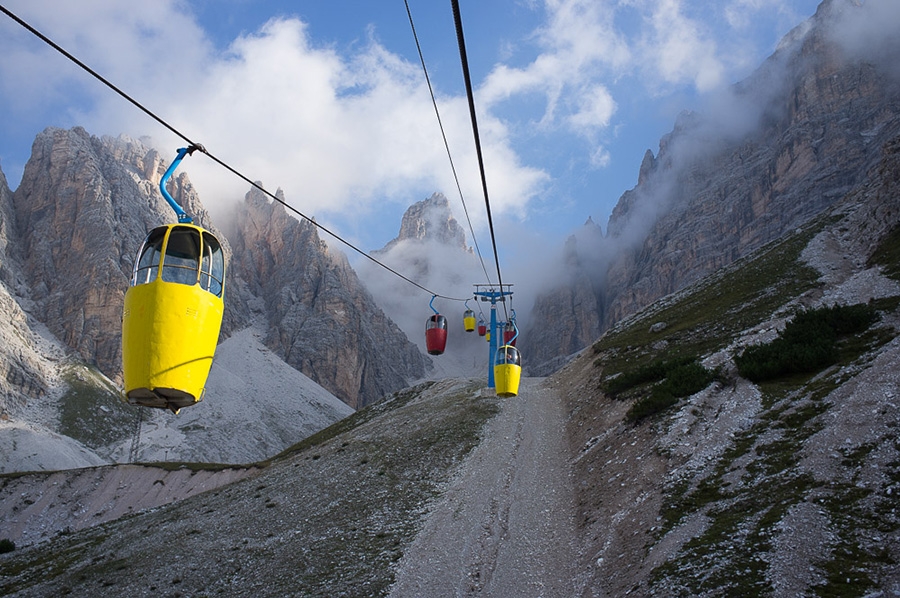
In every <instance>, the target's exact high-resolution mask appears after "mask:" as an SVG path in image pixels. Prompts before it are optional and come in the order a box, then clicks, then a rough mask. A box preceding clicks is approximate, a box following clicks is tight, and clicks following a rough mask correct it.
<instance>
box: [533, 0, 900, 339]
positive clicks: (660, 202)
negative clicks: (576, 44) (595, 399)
mask: <svg viewBox="0 0 900 598" xmlns="http://www.w3.org/2000/svg"><path fill="white" fill-rule="evenodd" d="M871 4H872V6H869V7H866V5H862V6H860V5H858V3H853V2H850V1H849V0H826V1H825V2H823V3H822V4H821V5H820V7H819V9H818V11H817V13H816V15H815V16H814V17H812V18H811V19H810V20H809V21H808V22H807V23H804V24H802V25H801V26H799V27H797V28H796V29H795V30H794V31H792V32H791V33H790V34H788V35H787V36H786V37H785V39H784V40H783V41H782V43H781V44H780V46H779V48H778V49H777V51H776V52H775V53H774V54H773V55H772V56H771V57H770V58H769V59H768V60H767V61H766V62H765V63H764V64H763V65H762V66H761V67H760V68H759V69H758V70H757V71H756V72H755V73H754V74H753V75H752V76H751V77H749V78H748V79H747V80H745V81H743V82H741V83H740V84H738V85H735V86H734V87H732V88H731V89H730V90H729V91H728V93H726V94H723V96H722V97H721V98H719V101H718V102H714V103H713V104H711V108H710V109H709V110H708V111H706V112H704V113H703V114H699V113H685V114H683V115H681V116H680V117H679V119H678V121H677V122H676V123H675V127H674V129H673V131H672V132H671V133H670V134H669V135H667V136H665V137H664V138H663V139H662V140H661V141H660V147H659V152H658V154H657V155H656V156H654V155H653V154H652V153H651V152H649V151H648V153H647V154H646V155H645V156H644V159H643V162H642V164H641V168H640V174H639V177H638V184H637V185H636V186H635V187H634V188H633V189H631V190H629V191H627V192H625V193H624V194H623V195H622V197H621V198H620V199H619V202H618V204H617V205H616V207H615V209H614V210H613V212H612V215H611V216H610V219H609V224H608V226H607V234H608V237H607V239H606V247H607V248H608V251H609V252H612V253H613V255H614V257H613V259H611V260H610V261H609V262H606V263H602V264H600V268H599V269H587V268H585V269H583V270H582V271H581V272H582V273H583V275H584V276H586V277H588V278H589V279H590V280H592V281H594V284H595V285H596V286H597V288H598V289H599V294H600V296H601V297H602V299H601V302H600V305H599V306H598V310H597V312H596V313H597V315H598V316H599V317H600V331H601V332H602V331H603V330H606V329H607V328H609V327H610V326H612V325H613V324H615V323H616V322H618V321H620V320H621V319H622V318H624V317H626V316H627V315H629V314H632V313H634V312H635V311H637V310H639V309H641V308H642V307H644V306H646V305H649V304H650V303H652V302H653V301H655V300H656V299H658V298H660V297H662V296H664V295H667V294H669V293H672V292H674V291H677V290H679V289H681V288H684V287H685V286H687V285H689V284H691V283H692V282H694V281H696V280H698V279H700V278H702V277H703V276H705V275H706V274H708V273H710V272H713V271H715V270H717V269H719V268H721V267H723V266H725V265H728V264H731V263H733V262H734V261H735V260H737V259H739V258H741V257H743V256H746V255H748V254H749V253H750V252H752V251H754V250H755V249H757V248H759V247H761V246H762V245H764V244H766V243H768V242H770V241H772V240H774V239H777V238H779V237H781V236H782V235H783V234H785V233H786V232H788V231H792V230H794V229H795V228H796V227H797V226H799V225H800V224H802V223H804V222H806V221H807V220H809V219H810V218H811V217H813V216H815V215H817V214H819V213H821V212H822V211H823V210H824V209H826V208H828V207H829V206H831V205H833V204H834V203H835V202H836V201H838V200H840V199H841V198H842V197H844V196H845V195H846V194H847V193H848V192H850V191H851V190H853V189H855V188H857V187H858V186H860V185H862V184H864V182H865V181H866V179H867V176H868V173H869V172H870V171H871V170H872V169H873V168H874V167H875V165H876V164H878V161H879V160H880V158H881V156H882V147H883V146H884V144H885V143H886V142H887V141H889V140H890V139H893V138H894V137H895V136H897V135H898V134H900V118H898V117H900V72H898V69H897V68H896V64H895V61H891V60H889V59H887V58H886V56H889V55H896V54H897V52H900V41H898V38H897V37H896V36H895V35H892V34H888V33H886V32H885V31H886V29H885V28H884V27H881V28H879V27H878V24H877V23H876V24H873V23H871V22H869V21H871V20H872V19H875V18H877V11H878V3H871ZM867 19H868V21H867ZM866 27H870V28H871V29H872V31H873V33H872V34H871V35H869V36H868V37H866V36H865V34H861V33H860V30H862V29H865V28H866ZM848 29H854V36H849V35H847V30H848ZM858 39H866V44H865V45H858V44H854V43H853V42H852V41H851V40H858ZM592 267H593V264H592ZM578 280H580V278H579V277H578V276H572V277H571V281H572V282H570V283H569V289H568V290H566V291H561V292H559V297H558V301H559V304H558V305H557V306H556V307H555V308H554V307H553V306H550V307H541V306H538V307H539V308H540V309H541V311H542V312H544V313H546V314H548V316H549V317H551V318H559V319H562V320H572V319H574V318H576V317H577V316H576V313H575V312H574V311H573V307H572V301H571V300H570V299H569V296H570V295H574V294H575V291H574V288H575V287H573V286H572V285H573V284H574V281H578ZM548 296H549V294H548ZM581 318H582V319H583V316H581ZM551 322H552V319H551ZM548 325H549V326H550V327H551V328H560V329H563V328H564V325H562V324H554V323H549V324H548ZM585 334H587V335H590V336H582V337H580V338H579V339H578V341H577V342H576V343H574V344H573V345H568V346H566V347H562V346H561V347H559V348H558V351H559V353H556V355H557V356H558V355H563V354H565V353H563V352H564V351H568V350H569V349H570V348H571V346H578V347H584V346H586V345H587V344H589V343H591V342H593V340H595V338H596V335H595V333H594V331H589V330H586V331H585ZM547 357H549V356H547Z"/></svg>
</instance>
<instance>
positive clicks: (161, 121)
mask: <svg viewBox="0 0 900 598" xmlns="http://www.w3.org/2000/svg"><path fill="white" fill-rule="evenodd" d="M0 12H3V13H4V14H5V15H6V16H8V17H9V18H11V19H12V20H14V21H15V22H16V23H18V24H19V25H21V26H22V27H24V28H25V29H27V30H28V31H29V32H31V33H32V34H33V35H35V36H37V37H38V38H39V39H40V40H41V41H43V42H44V43H46V44H48V45H49V46H50V47H52V48H53V49H54V50H56V51H57V52H59V53H60V54H62V55H63V56H65V57H66V58H68V59H69V60H71V61H72V62H74V63H75V64H77V65H78V66H79V67H81V68H82V69H84V70H85V71H86V72H88V73H89V74H91V75H92V76H93V77H94V78H95V79H97V80H98V81H100V82H101V83H103V84H104V85H106V86H107V87H108V88H110V89H111V90H113V91H114V92H116V93H117V94H119V95H120V96H121V97H123V98H125V99H126V100H127V101H128V102H130V103H131V104H133V105H134V106H136V107H137V108H138V109H139V110H141V111H142V112H144V113H145V114H147V115H148V116H149V117H150V118H152V119H153V120H155V121H156V122H157V123H159V124H161V125H162V126H163V127H165V128H166V129H168V130H169V131H171V132H172V133H174V134H175V135H176V136H178V137H180V138H181V139H183V140H184V141H186V142H187V143H188V144H190V145H192V146H196V147H197V149H198V150H200V151H201V152H203V153H204V154H206V155H207V156H208V157H209V158H210V159H211V160H212V161H213V162H215V163H216V164H218V165H219V166H221V167H222V168H224V169H225V170H227V171H229V172H231V173H232V174H234V175H235V176H237V177H238V178H239V179H241V180H243V181H244V182H246V183H248V184H249V185H250V186H252V187H254V188H255V189H258V190H259V191H261V192H262V193H264V194H265V195H267V196H268V197H270V198H272V199H273V200H274V201H277V202H278V203H280V204H281V205H283V206H284V207H285V208H286V209H288V210H290V211H291V212H293V213H294V214H296V215H297V216H299V217H300V218H302V219H303V220H306V221H307V222H309V223H311V224H312V225H314V226H315V227H316V228H318V229H319V230H321V231H322V232H325V233H327V234H328V235H330V236H331V237H333V238H334V239H335V240H337V241H339V242H340V243H343V244H344V245H345V246H347V247H349V248H350V249H352V250H353V251H355V252H356V253H358V254H360V255H361V256H363V257H365V258H366V259H368V260H369V261H371V262H373V263H375V264H377V265H378V266H381V267H382V268H384V269H385V270H387V271H388V272H390V273H391V274H393V275H395V276H397V277H399V278H402V279H403V280H405V281H406V282H408V283H409V284H411V285H413V286H414V287H416V288H418V289H420V290H422V291H425V292H426V293H428V294H429V295H432V296H435V297H440V298H442V299H448V300H450V301H465V299H463V298H458V297H450V296H448V295H441V294H439V293H435V292H434V291H432V290H430V289H428V288H426V287H424V286H422V285H421V284H419V283H417V282H415V281H414V280H412V279H410V278H407V277H406V276H405V275H403V274H401V273H400V272H398V271H397V270H394V269H393V268H391V267H390V266H388V265H387V264H384V263H382V262H380V261H378V260H377V259H375V258H374V257H372V256H371V255H369V254H368V253H366V252H365V251H363V250H362V249H360V248H358V247H357V246H356V245H354V244H353V243H351V242H350V241H347V240H346V239H344V238H342V237H341V236H340V235H338V234H337V233H335V232H332V231H331V230H329V229H328V228H327V227H325V226H323V225H321V224H319V223H318V222H316V221H315V220H314V219H312V218H310V217H308V216H306V215H305V214H303V213H302V212H300V211H299V210H297V209H296V208H294V207H293V206H291V205H290V204H288V203H287V202H285V201H283V200H281V199H279V198H278V197H276V196H275V194H273V193H271V192H269V191H267V190H266V189H265V188H263V187H262V186H261V185H260V184H258V183H256V182H254V181H252V180H251V179H250V178H248V177H247V176H245V175H243V174H242V173H241V172H239V171H238V170H236V169H234V168H232V167H231V166H230V165H228V164H227V163H225V162H224V161H222V160H220V159H219V158H217V157H216V156H214V155H213V154H211V153H210V152H209V151H208V150H207V149H206V148H205V147H203V146H202V145H201V144H199V143H197V142H195V141H193V140H192V139H191V138H190V137H188V136H187V135H185V134H184V133H182V132H181V131H179V130H178V129H176V128H175V127H173V126H172V125H171V124H169V123H168V122H166V121H165V120H164V119H162V118H160V117H159V116H157V115H156V114H155V113H153V112H152V111H151V110H150V109H148V108H146V107H145V106H144V105H142V104H141V103H140V102H138V101H137V100H135V99H134V98H132V97H131V96H129V95H128V94H127V93H125V92H124V91H122V90H121V89H119V88H118V87H116V86H115V85H113V84H112V83H111V82H110V81H109V80H107V79H106V78H104V77H103V76H102V75H100V74H99V73H98V72H96V71H95V70H93V69H92V68H90V67H89V66H88V65H86V64H85V63H83V62H82V61H80V60H79V59H78V58H76V57H75V56H73V55H72V54H71V53H69V52H68V51H66V50H65V49H64V48H62V47H61V46H60V45H59V44H57V43H56V42H54V41H53V40H51V39H50V38H49V37H47V36H46V35H44V34H43V33H41V32H40V31H38V30H37V29H35V28H34V27H32V26H31V25H29V24H28V23H27V22H25V21H24V20H22V19H21V18H19V17H18V16H16V15H15V14H14V13H12V12H11V11H10V10H8V9H7V8H6V7H5V6H3V5H0Z"/></svg>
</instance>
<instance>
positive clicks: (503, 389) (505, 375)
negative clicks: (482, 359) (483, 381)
mask: <svg viewBox="0 0 900 598" xmlns="http://www.w3.org/2000/svg"><path fill="white" fill-rule="evenodd" d="M521 377H522V356H521V354H520V353H519V350H518V349H516V348H515V347H514V346H512V345H503V346H502V347H500V348H499V349H497V355H496V357H495V359H494V387H495V389H496V391H497V396H498V397H514V396H516V395H517V394H519V380H520V379H521Z"/></svg>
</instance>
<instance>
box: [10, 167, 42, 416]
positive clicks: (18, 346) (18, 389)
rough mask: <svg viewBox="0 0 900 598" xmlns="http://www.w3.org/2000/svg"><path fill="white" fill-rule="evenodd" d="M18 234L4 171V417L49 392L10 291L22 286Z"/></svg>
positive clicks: (24, 315) (24, 324) (17, 304)
mask: <svg viewBox="0 0 900 598" xmlns="http://www.w3.org/2000/svg"><path fill="white" fill-rule="evenodd" d="M17 244H18V235H17V232H16V226H15V217H14V214H13V205H12V191H10V189H9V185H8V184H7V182H6V176H5V175H4V174H3V173H2V172H0V282H2V284H0V417H2V418H4V419H6V418H8V417H9V414H13V415H15V414H16V412H17V411H18V410H19V409H20V408H21V407H22V406H23V405H24V402H25V401H26V400H28V399H32V398H38V397H40V396H42V395H44V394H45V393H46V391H47V381H46V375H45V371H44V367H43V364H42V361H41V358H40V355H39V354H38V353H37V352H36V351H35V347H34V343H33V336H32V333H31V330H30V328H29V326H28V317H27V315H26V314H25V312H24V311H22V308H21V307H20V306H19V303H18V302H17V301H16V300H15V298H14V297H13V296H12V295H10V293H9V292H8V291H7V288H11V289H16V288H21V287H22V280H21V272H20V269H19V266H18V264H17V260H15V258H14V256H15V253H16V246H17Z"/></svg>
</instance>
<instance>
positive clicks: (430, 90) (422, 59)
mask: <svg viewBox="0 0 900 598" xmlns="http://www.w3.org/2000/svg"><path fill="white" fill-rule="evenodd" d="M403 3H404V4H405V5H406V15H407V16H408V17H409V27H410V29H412V34H413V39H414V40H415V42H416V51H418V53H419V62H421V63H422V72H423V73H425V83H426V84H428V93H430V94H431V103H432V105H433V106H434V114H435V116H436V117H437V121H438V127H440V129H441V137H442V138H443V139H444V148H445V149H446V150H447V159H448V160H449V161H450V170H452V171H453V180H454V181H456V189H457V191H459V201H460V202H461V203H462V207H463V212H465V214H466V222H468V223H469V232H471V233H472V242H473V243H474V244H475V251H476V253H478V260H479V261H480V262H481V269H482V270H484V276H485V278H486V279H487V281H488V283H490V282H491V276H490V274H488V271H487V267H486V266H485V265H484V257H483V256H482V255H481V248H480V247H479V246H478V239H477V238H476V236H475V229H474V228H473V227H472V220H471V218H469V209H468V208H467V207H466V200H465V198H464V197H463V192H462V186H461V185H460V184H459V176H458V175H457V173H456V166H455V165H454V164H453V156H452V155H451V153H450V144H449V143H448V142H447V134H446V133H445V132H444V123H443V121H442V120H441V112H440V110H438V105H437V99H436V98H435V97H434V89H433V88H432V87H431V78H430V77H429V76H428V68H427V67H426V66H425V56H424V55H423V54H422V46H421V45H420V44H419V36H418V34H416V25H415V23H413V17H412V12H411V11H410V10H409V0H403Z"/></svg>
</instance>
